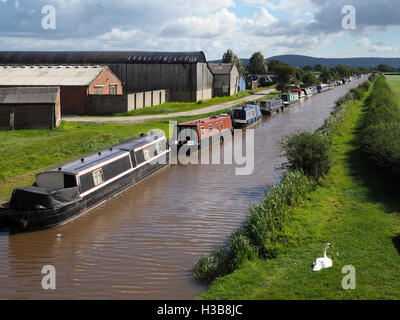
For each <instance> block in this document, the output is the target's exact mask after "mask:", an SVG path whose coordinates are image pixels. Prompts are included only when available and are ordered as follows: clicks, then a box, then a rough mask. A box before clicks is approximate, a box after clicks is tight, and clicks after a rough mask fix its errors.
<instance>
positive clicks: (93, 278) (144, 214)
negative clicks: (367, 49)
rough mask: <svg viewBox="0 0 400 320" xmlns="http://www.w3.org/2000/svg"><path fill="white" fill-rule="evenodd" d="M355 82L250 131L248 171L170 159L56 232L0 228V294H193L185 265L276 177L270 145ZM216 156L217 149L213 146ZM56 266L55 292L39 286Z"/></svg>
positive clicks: (309, 122)
mask: <svg viewBox="0 0 400 320" xmlns="http://www.w3.org/2000/svg"><path fill="white" fill-rule="evenodd" d="M362 81H364V80H356V81H353V82H351V83H350V84H347V85H344V86H341V87H338V88H336V89H334V90H330V91H328V92H325V93H323V94H319V95H316V96H315V97H313V98H311V99H308V100H307V101H305V102H303V103H302V104H299V105H296V106H293V107H291V108H289V109H287V110H286V112H284V113H280V114H277V115H274V116H272V117H270V118H265V119H263V122H261V123H260V124H259V125H258V126H256V127H255V146H256V147H255V170H254V173H253V174H252V175H249V176H236V175H235V168H236V166H235V165H223V164H221V165H187V166H183V165H173V166H170V167H169V168H167V169H165V170H164V171H162V172H160V173H158V174H156V175H154V176H152V177H150V178H149V179H147V180H146V181H144V182H142V183H140V184H138V185H136V186H134V187H132V188H131V189H129V190H127V191H126V192H124V193H122V194H120V195H119V196H117V197H116V198H114V199H112V200H111V201H109V202H107V203H105V204H103V205H101V206H100V207H97V208H96V209H94V210H92V211H90V212H89V213H88V214H85V215H83V216H82V217H80V218H78V219H76V220H74V221H72V222H71V223H69V224H67V225H65V226H62V227H60V228H56V229H50V230H45V231H40V232H34V233H28V234H17V235H9V234H6V233H3V234H0V261H1V264H0V299H103V298H104V299H105V298H109V299H194V298H195V297H196V296H198V295H199V294H201V293H202V292H203V291H204V290H206V287H204V286H202V285H199V284H198V283H196V282H195V281H194V280H193V278H192V267H193V264H194V261H195V260H196V259H197V258H198V257H199V256H200V255H201V254H204V253H207V252H208V251H209V250H210V249H211V248H213V247H215V246H216V245H218V244H220V243H221V242H222V241H224V240H225V238H226V236H227V235H228V234H229V233H230V232H231V231H232V230H233V229H234V228H236V227H238V226H240V225H241V223H243V221H244V220H245V219H246V216H247V215H248V208H249V206H250V205H251V204H252V203H254V202H256V201H258V200H261V199H262V198H263V196H264V193H265V191H266V188H267V187H268V186H271V185H273V184H274V183H277V182H278V181H279V179H280V177H281V175H282V170H281V165H282V163H283V162H284V161H285V159H284V158H283V157H282V156H281V152H280V147H279V141H280V140H281V139H282V137H283V136H285V135H288V134H291V133H294V132H296V131H298V130H314V129H316V128H317V127H319V126H321V125H322V124H323V121H324V119H325V118H327V117H328V116H329V114H330V111H331V110H332V108H333V107H334V103H335V101H336V100H337V99H338V98H339V97H341V96H343V95H345V94H346V93H347V91H348V90H349V89H351V88H353V87H356V86H357V85H358V84H360V83H361V82H362ZM221 152H222V151H221ZM44 265H53V266H54V267H55V268H56V279H57V283H56V290H54V291H44V290H43V289H42V286H41V281H42V277H43V275H41V270H42V267H43V266H44Z"/></svg>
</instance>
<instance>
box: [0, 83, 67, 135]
mask: <svg viewBox="0 0 400 320" xmlns="http://www.w3.org/2000/svg"><path fill="white" fill-rule="evenodd" d="M60 123H61V110H60V88H58V87H12V88H0V129H1V130H14V129H46V128H48V129H54V128H56V127H57V126H58V125H59V124H60Z"/></svg>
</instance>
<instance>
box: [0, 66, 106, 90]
mask: <svg viewBox="0 0 400 320" xmlns="http://www.w3.org/2000/svg"><path fill="white" fill-rule="evenodd" d="M106 68H107V67H105V66H0V86H88V85H89V84H90V83H92V82H93V80H95V79H96V77H97V76H98V75H99V74H100V73H101V72H103V71H104V70H105V69H106Z"/></svg>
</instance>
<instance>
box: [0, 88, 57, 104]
mask: <svg viewBox="0 0 400 320" xmlns="http://www.w3.org/2000/svg"><path fill="white" fill-rule="evenodd" d="M59 91H60V88H58V87H13V88H0V104H41V103H56V102H57V97H58V93H59Z"/></svg>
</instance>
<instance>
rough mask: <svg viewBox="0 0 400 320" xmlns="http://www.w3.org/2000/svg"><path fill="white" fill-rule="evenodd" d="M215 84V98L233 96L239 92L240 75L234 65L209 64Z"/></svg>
mask: <svg viewBox="0 0 400 320" xmlns="http://www.w3.org/2000/svg"><path fill="white" fill-rule="evenodd" d="M208 67H209V68H210V70H211V72H212V74H213V76H214V83H213V89H214V93H213V96H214V97H216V96H218V97H223V96H231V95H233V94H235V93H238V92H239V84H240V74H239V71H238V69H237V67H236V65H235V64H234V63H209V64H208Z"/></svg>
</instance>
